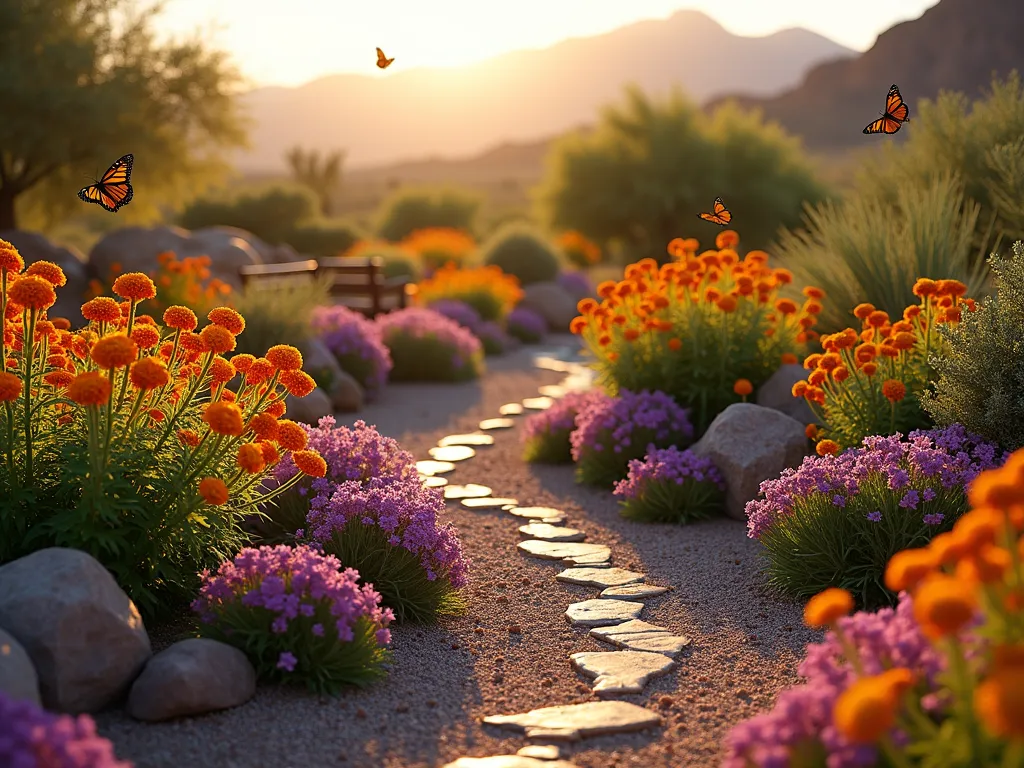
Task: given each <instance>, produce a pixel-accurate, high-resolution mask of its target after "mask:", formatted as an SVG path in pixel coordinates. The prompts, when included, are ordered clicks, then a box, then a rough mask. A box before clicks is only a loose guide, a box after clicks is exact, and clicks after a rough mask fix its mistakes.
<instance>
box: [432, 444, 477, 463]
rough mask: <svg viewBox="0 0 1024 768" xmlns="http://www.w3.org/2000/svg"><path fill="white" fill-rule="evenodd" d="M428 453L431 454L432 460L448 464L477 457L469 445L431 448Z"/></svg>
mask: <svg viewBox="0 0 1024 768" xmlns="http://www.w3.org/2000/svg"><path fill="white" fill-rule="evenodd" d="M427 453H429V454H430V458H432V459H436V460H437V461H447V462H452V461H465V460H466V459H472V458H473V457H474V456H476V451H474V450H473V449H472V448H470V447H469V446H468V445H449V446H445V447H444V448H431V449H430V450H429V451H427Z"/></svg>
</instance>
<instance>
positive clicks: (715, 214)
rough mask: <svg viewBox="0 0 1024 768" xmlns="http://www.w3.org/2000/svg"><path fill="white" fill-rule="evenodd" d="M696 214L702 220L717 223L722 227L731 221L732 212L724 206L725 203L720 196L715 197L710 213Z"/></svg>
mask: <svg viewBox="0 0 1024 768" xmlns="http://www.w3.org/2000/svg"><path fill="white" fill-rule="evenodd" d="M697 216H698V217H699V218H701V219H704V221H710V222H711V223H712V224H717V225H718V226H720V227H724V226H725V225H726V224H728V223H729V222H730V221H732V214H731V213H730V212H729V209H728V208H726V207H725V203H723V202H722V198H720V197H716V198H715V207H714V210H713V211H712V212H711V213H698V214H697Z"/></svg>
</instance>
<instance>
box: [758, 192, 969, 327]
mask: <svg viewBox="0 0 1024 768" xmlns="http://www.w3.org/2000/svg"><path fill="white" fill-rule="evenodd" d="M977 217H978V207H977V205H976V204H974V203H972V202H970V201H968V200H966V199H965V198H964V193H963V186H962V184H961V183H960V182H959V181H958V180H957V179H956V178H953V177H949V176H943V177H938V178H936V179H933V180H932V181H930V182H929V183H928V184H926V185H921V184H914V183H911V182H910V181H909V180H908V181H905V182H903V183H901V184H900V185H899V186H898V187H897V188H896V197H895V201H894V202H889V201H887V200H883V199H880V198H878V197H877V196H875V195H873V194H853V195H852V196H850V197H848V198H846V199H845V200H844V201H843V202H841V203H833V202H828V203H823V204H822V205H820V206H818V207H817V208H814V209H809V210H808V212H807V217H806V220H805V222H804V228H803V229H799V230H795V231H792V232H783V233H782V234H781V235H780V237H779V250H778V258H779V261H780V263H782V264H785V265H786V267H787V268H788V269H790V270H792V271H793V274H794V275H795V277H796V279H797V280H798V281H804V282H809V283H811V284H813V285H817V286H820V287H821V288H822V289H823V290H824V291H825V292H826V293H827V294H828V297H829V304H828V305H827V306H825V307H824V309H823V311H822V314H821V316H820V318H819V320H820V323H821V329H820V330H822V331H823V332H832V331H838V330H839V329H841V328H843V327H844V326H845V325H846V323H847V322H848V321H849V314H848V312H849V308H850V307H855V306H857V305H858V304H862V303H870V304H873V305H874V306H876V307H877V308H878V309H880V310H882V311H884V312H888V313H889V314H891V315H895V314H896V313H897V312H900V311H902V309H903V307H905V306H907V304H910V303H911V302H913V301H914V296H913V294H912V293H911V286H913V285H914V280H916V279H917V278H918V277H919V276H920V275H943V276H946V277H948V278H950V279H953V280H959V281H961V282H962V283H964V284H965V285H967V288H968V291H969V292H970V294H971V295H972V296H977V295H979V292H980V291H981V289H982V288H983V287H984V283H985V265H984V263H982V264H980V265H978V266H974V265H975V264H976V260H975V259H974V256H973V253H974V246H973V238H974V225H975V222H976V221H977Z"/></svg>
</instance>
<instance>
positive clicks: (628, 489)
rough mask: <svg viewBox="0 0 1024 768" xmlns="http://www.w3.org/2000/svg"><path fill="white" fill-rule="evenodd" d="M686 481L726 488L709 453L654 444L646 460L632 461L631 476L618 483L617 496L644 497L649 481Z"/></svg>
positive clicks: (679, 482) (677, 483)
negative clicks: (702, 453) (708, 455)
mask: <svg viewBox="0 0 1024 768" xmlns="http://www.w3.org/2000/svg"><path fill="white" fill-rule="evenodd" d="M686 480H694V481H696V482H708V483H712V484H714V485H715V486H717V487H718V489H719V490H722V491H724V490H725V480H724V479H723V478H722V474H721V472H719V471H718V467H716V466H715V465H714V462H712V461H711V459H710V458H708V457H707V456H700V455H698V454H696V453H694V452H693V451H689V450H685V451H684V450H679V449H678V448H675V447H670V448H654V447H653V446H651V447H649V448H648V451H647V455H646V456H645V457H644V458H643V459H633V460H631V461H630V462H629V475H628V476H627V477H626V479H625V480H620V481H619V482H618V483H616V484H615V495H616V496H619V497H622V498H626V499H633V498H637V497H639V496H641V495H642V494H643V492H644V490H645V489H646V488H647V486H648V484H649V483H674V484H676V485H681V484H682V483H683V482H684V481H686Z"/></svg>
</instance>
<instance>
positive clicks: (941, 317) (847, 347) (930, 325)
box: [793, 278, 975, 456]
mask: <svg viewBox="0 0 1024 768" xmlns="http://www.w3.org/2000/svg"><path fill="white" fill-rule="evenodd" d="M913 290H914V295H915V296H918V297H920V300H921V301H920V303H918V304H914V305H911V306H909V307H907V308H906V309H905V310H903V317H902V319H900V320H897V321H896V322H892V321H891V320H890V318H889V314H888V313H887V312H883V311H882V310H879V309H876V308H875V307H874V305H872V304H858V305H857V307H856V308H855V309H854V311H853V314H854V316H855V317H856V318H857V319H858V320H860V321H861V323H862V328H861V331H860V332H859V333H858V332H857V331H855V330H854V329H853V328H846V329H844V330H842V331H839V332H838V333H833V334H829V335H826V336H823V337H821V346H822V349H823V350H824V352H823V353H822V354H812V355H810V356H808V357H807V359H806V360H804V368H806V369H807V370H809V371H810V373H809V374H808V376H807V379H805V380H803V381H798V382H797V383H796V384H794V385H793V396H794V397H802V398H804V399H805V400H806V401H807V402H808V404H809V405H810V406H811V409H812V410H813V411H814V412H815V415H816V416H818V418H819V419H820V421H821V422H822V423H826V424H827V423H829V421H830V419H829V414H830V413H831V412H834V411H835V410H844V409H845V410H849V409H850V408H856V407H868V404H866V403H861V402H860V400H862V399H865V398H866V399H869V400H870V399H878V398H877V395H879V394H880V395H881V398H882V399H884V401H887V403H888V404H889V405H890V406H891V407H892V408H895V406H896V404H897V403H899V402H900V401H902V400H903V399H904V398H905V397H906V396H907V392H908V391H911V392H917V391H920V390H921V389H922V388H923V387H924V386H925V385H926V384H927V383H928V378H929V377H928V372H927V361H928V357H929V355H930V354H931V353H932V352H934V351H935V350H936V347H937V345H938V343H939V337H938V328H937V326H938V325H941V324H956V323H958V322H960V318H961V315H962V312H963V309H964V308H965V307H966V308H967V310H968V311H970V312H973V311H974V309H975V302H974V300H973V299H965V298H963V296H964V294H965V293H966V292H967V287H966V286H965V285H964V284H963V283H961V282H959V281H958V280H931V279H928V278H920V279H919V280H917V282H916V283H915V284H914V289H913ZM816 434H817V430H816V429H815V428H814V427H813V426H812V427H808V436H809V437H812V438H813V437H815V435H816ZM841 447H842V446H840V445H839V443H837V442H836V441H834V440H830V439H824V440H821V441H819V442H818V444H817V452H818V454H819V455H822V456H824V455H826V454H833V453H836V452H838V451H839V450H840V448H841Z"/></svg>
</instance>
